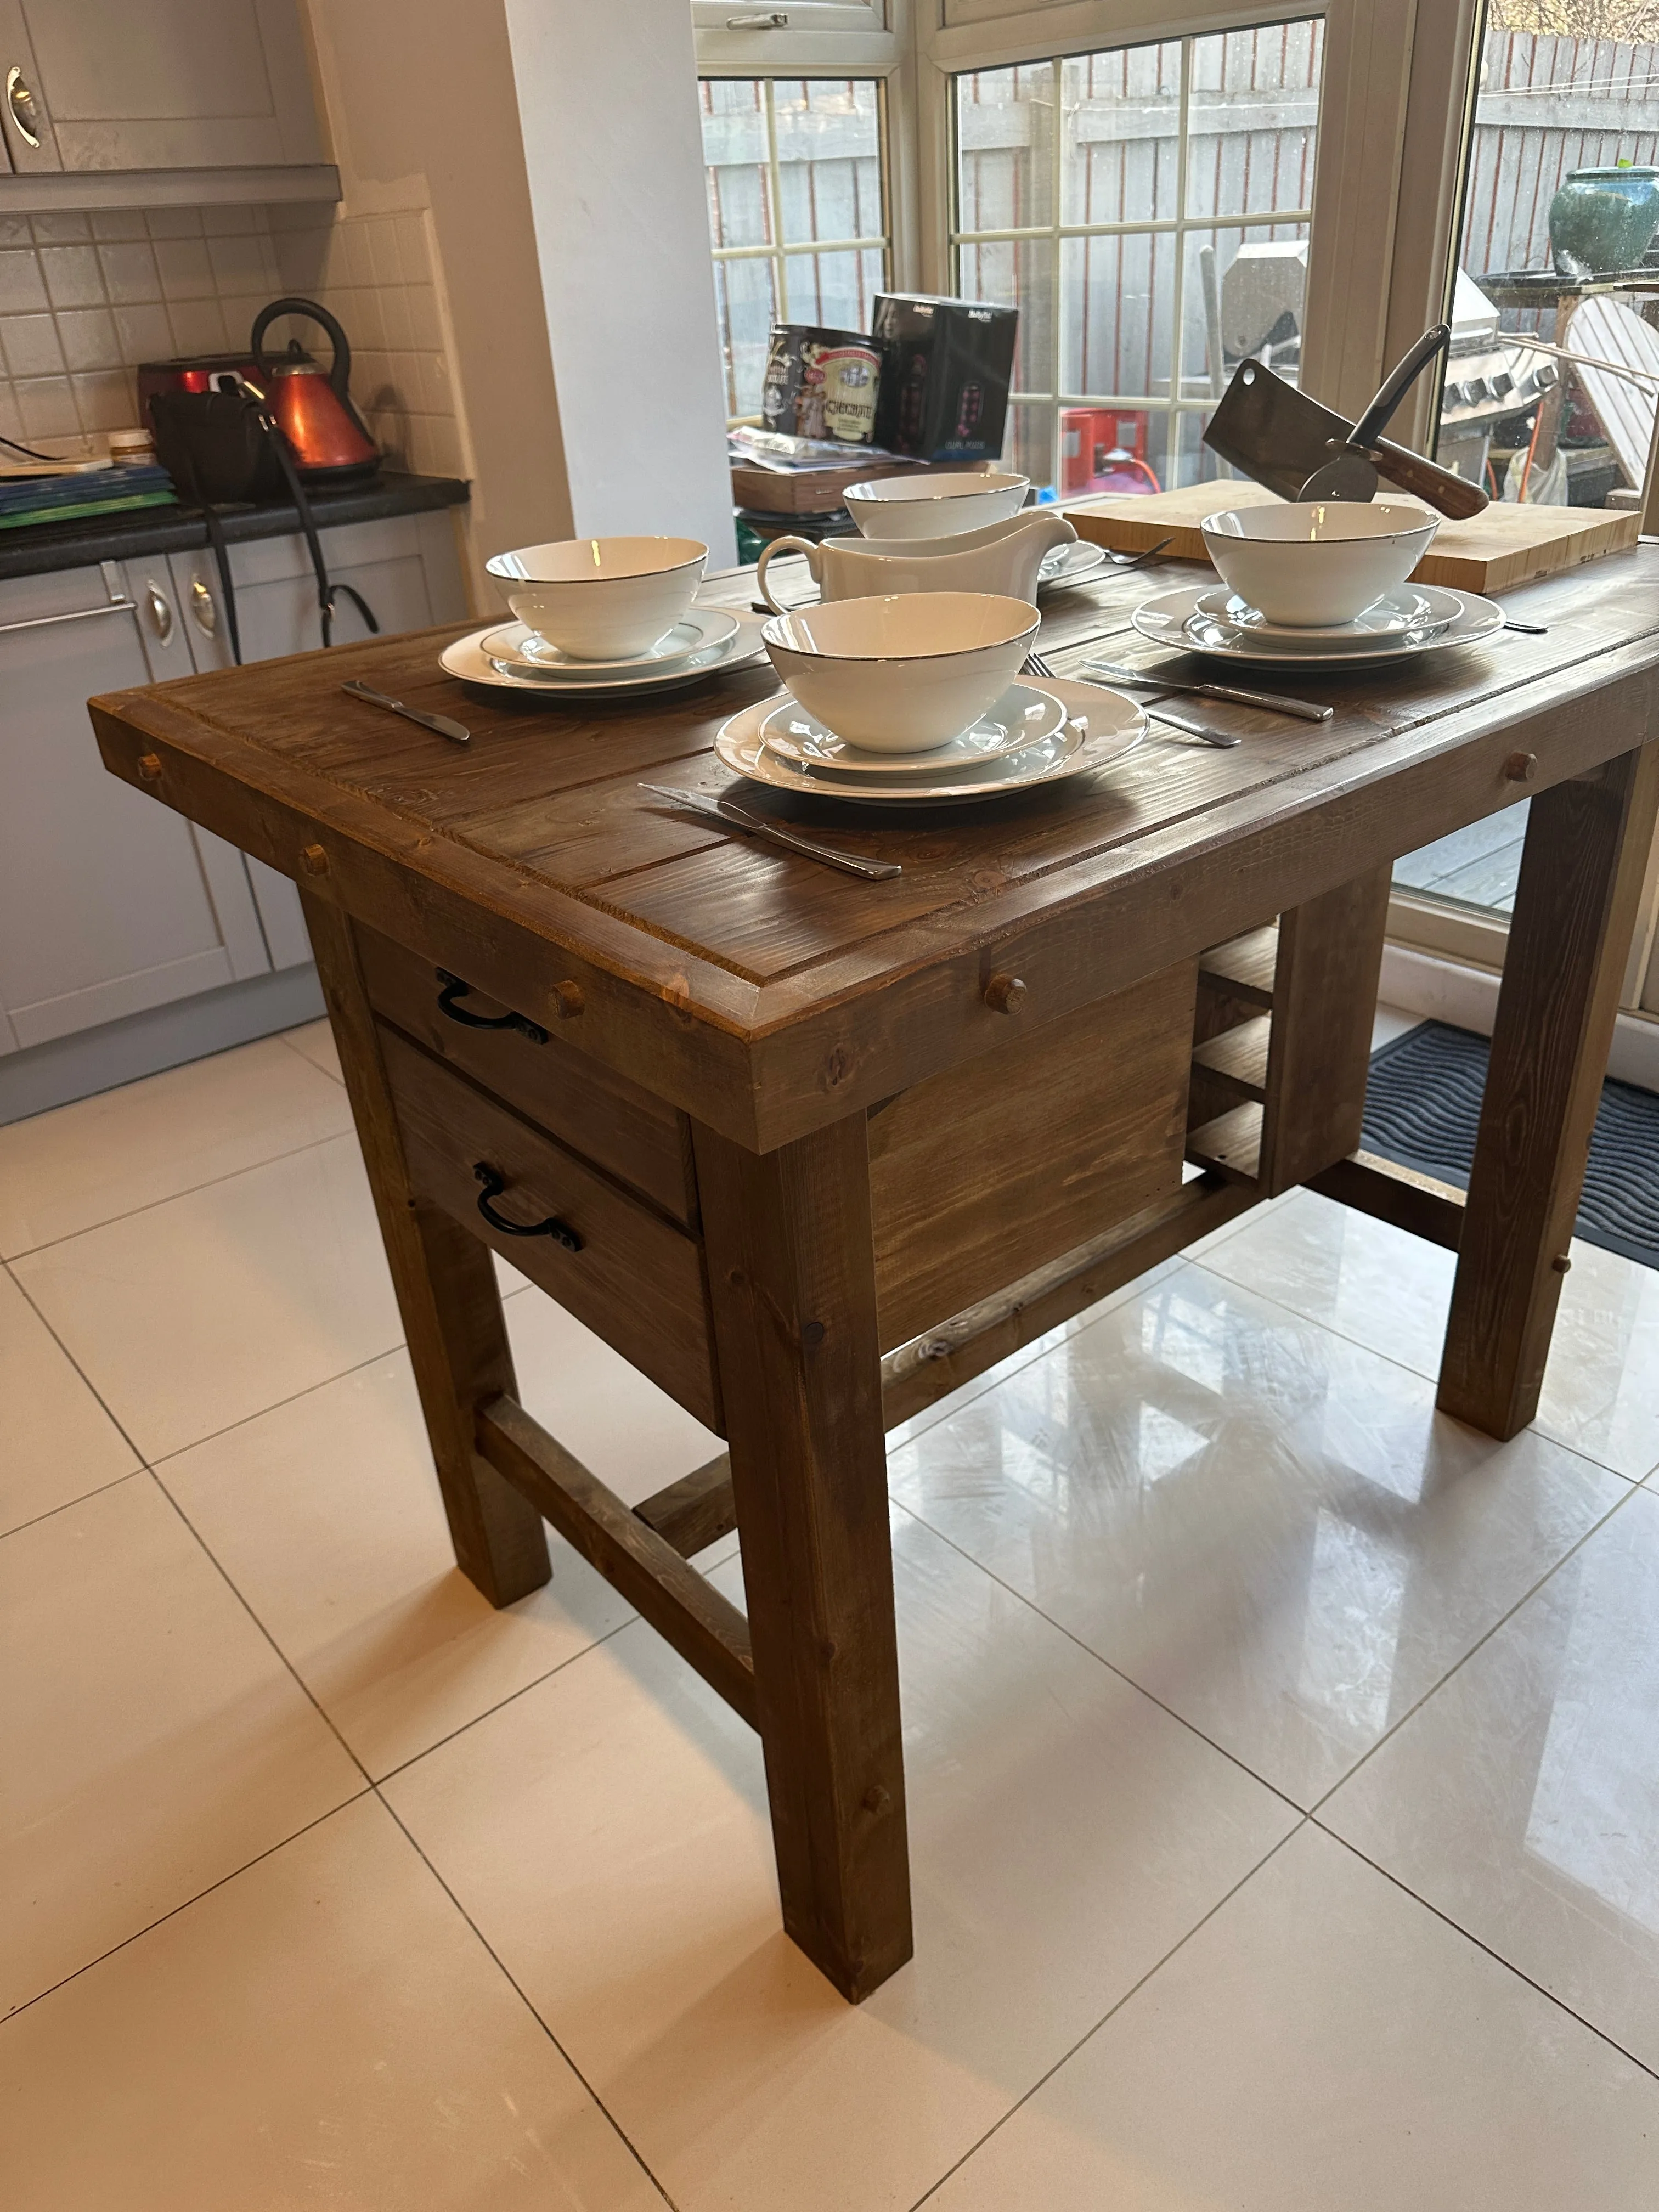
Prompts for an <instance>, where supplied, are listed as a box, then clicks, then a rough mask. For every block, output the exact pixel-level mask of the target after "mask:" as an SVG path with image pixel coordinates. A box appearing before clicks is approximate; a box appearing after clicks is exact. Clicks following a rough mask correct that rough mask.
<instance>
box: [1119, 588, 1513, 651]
mask: <svg viewBox="0 0 1659 2212" xmlns="http://www.w3.org/2000/svg"><path fill="white" fill-rule="evenodd" d="M1214 589H1215V587H1214V586H1209V587H1208V592H1213V591H1214ZM1413 590H1415V591H1417V592H1419V595H1420V597H1422V598H1423V599H1425V600H1427V601H1428V602H1429V604H1430V605H1431V609H1432V610H1433V611H1432V615H1431V618H1430V619H1429V620H1427V621H1425V622H1424V623H1420V624H1419V625H1418V626H1417V627H1416V628H1414V629H1405V630H1401V631H1400V632H1399V633H1398V635H1395V636H1393V637H1379V638H1373V639H1369V640H1366V639H1362V640H1361V641H1359V642H1358V643H1357V644H1349V645H1346V646H1340V645H1336V644H1335V643H1334V641H1332V640H1331V639H1330V638H1328V637H1327V638H1314V639H1312V640H1310V641H1309V642H1308V643H1307V644H1305V645H1299V646H1298V645H1292V644H1291V642H1290V641H1289V637H1287V636H1285V635H1279V636H1275V637H1271V638H1268V637H1261V636H1258V635H1253V634H1252V633H1251V632H1250V631H1249V630H1246V629H1242V628H1241V627H1240V626H1239V625H1238V624H1237V623H1233V622H1224V621H1222V620H1221V619H1220V618H1219V617H1217V616H1214V615H1209V614H1204V613H1201V612H1200V609H1199V602H1200V599H1204V598H1206V596H1208V592H1206V588H1205V587H1204V586H1194V585H1191V584H1185V585H1182V587H1181V589H1180V590H1179V591H1174V592H1159V593H1158V596H1157V598H1156V599H1147V600H1146V601H1145V602H1144V603H1143V604H1142V605H1140V606H1139V607H1137V608H1136V609H1135V612H1134V627H1135V628H1136V629H1138V630H1139V633H1140V635H1142V637H1149V638H1151V639H1152V642H1153V643H1154V644H1155V645H1165V646H1172V647H1175V648H1176V650H1177V651H1179V652H1182V653H1205V654H1207V655H1209V656H1210V657H1211V658H1212V659H1217V660H1231V661H1232V662H1233V663H1234V665H1237V664H1238V663H1240V662H1243V661H1248V662H1249V664H1250V665H1251V666H1252V667H1258V668H1260V667H1272V666H1277V667H1281V668H1291V667H1294V668H1364V667H1369V666H1370V665H1373V664H1375V663H1376V662H1378V661H1384V660H1406V659H1412V658H1413V657H1414V656H1415V655H1417V654H1419V653H1439V652H1443V650H1445V648H1447V647H1449V646H1455V645H1479V644H1480V643H1482V642H1483V641H1485V640H1486V639H1487V638H1489V637H1492V636H1493V635H1495V634H1496V633H1497V632H1498V631H1499V630H1501V629H1503V627H1504V610H1503V609H1502V607H1500V606H1498V605H1496V604H1495V603H1494V602H1493V601H1492V600H1491V599H1480V598H1478V597H1477V596H1476V595H1475V593H1474V592H1452V591H1445V590H1443V589H1441V588H1440V587H1439V586H1435V585H1431V584H1424V585H1419V586H1413ZM1290 635H1291V636H1293V635H1295V633H1294V632H1291V633H1290Z"/></svg>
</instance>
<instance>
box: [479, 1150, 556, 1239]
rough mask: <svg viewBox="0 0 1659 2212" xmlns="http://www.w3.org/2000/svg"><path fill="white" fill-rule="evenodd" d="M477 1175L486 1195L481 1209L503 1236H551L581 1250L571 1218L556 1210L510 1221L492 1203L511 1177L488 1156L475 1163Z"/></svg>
mask: <svg viewBox="0 0 1659 2212" xmlns="http://www.w3.org/2000/svg"><path fill="white" fill-rule="evenodd" d="M472 1173H473V1175H474V1176H475V1178H476V1179H477V1181H478V1182H481V1183H482V1184H483V1197H482V1198H481V1199H480V1200H478V1211H479V1212H480V1213H482V1214H483V1218H484V1219H485V1220H486V1221H487V1222H488V1223H489V1225H490V1227H491V1228H492V1229H499V1230H500V1231H501V1235H502V1236H503V1237H551V1238H552V1239H553V1241H554V1243H556V1244H562V1245H563V1247H564V1249H565V1250H566V1251H567V1252H580V1250H581V1249H582V1240H581V1238H580V1237H578V1236H577V1234H576V1232H575V1231H574V1229H573V1228H572V1227H571V1226H570V1224H569V1223H568V1221H561V1220H560V1218H559V1217H558V1215H557V1214H556V1213H550V1214H549V1215H548V1217H547V1218H546V1220H545V1221H530V1222H524V1221H509V1220H508V1219H507V1216H506V1215H505V1214H504V1213H497V1212H496V1211H495V1207H494V1206H492V1205H491V1204H490V1200H492V1199H495V1198H499V1197H500V1196H501V1194H502V1192H503V1191H504V1190H505V1189H506V1188H507V1177H506V1176H504V1175H503V1174H502V1173H501V1170H500V1169H499V1168H492V1167H491V1166H490V1164H489V1161H488V1160H478V1161H476V1162H475V1163H474V1164H473V1169H472Z"/></svg>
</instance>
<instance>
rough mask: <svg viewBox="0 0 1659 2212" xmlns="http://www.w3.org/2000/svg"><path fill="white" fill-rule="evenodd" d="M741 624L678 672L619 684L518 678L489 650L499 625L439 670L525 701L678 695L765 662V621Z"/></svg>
mask: <svg viewBox="0 0 1659 2212" xmlns="http://www.w3.org/2000/svg"><path fill="white" fill-rule="evenodd" d="M736 619H737V624H738V627H737V629H736V630H735V631H734V632H733V634H732V635H731V636H730V637H729V638H727V639H726V642H725V644H724V645H711V646H705V647H703V649H702V652H701V653H693V654H692V655H691V657H690V659H688V660H683V661H681V662H679V663H678V665H676V666H675V667H672V668H665V669H661V670H659V671H655V672H653V673H651V674H648V675H642V676H630V677H627V678H618V679H617V680H616V681H612V680H611V679H610V678H594V677H592V676H576V677H564V676H552V675H549V676H515V675H514V674H513V671H512V669H511V668H510V667H509V666H508V665H507V663H506V662H505V661H501V660H495V659H492V658H491V657H490V655H489V653H486V652H484V650H483V641H484V639H485V638H487V637H489V636H490V635H492V634H493V633H494V632H495V630H496V629H498V628H499V627H500V625H499V624H498V623H488V624H486V626H485V627H484V628H483V629H476V630H472V631H471V632H470V633H469V634H468V635H466V636H465V637H458V638H457V639H456V640H455V641H454V643H453V645H447V646H446V647H444V649H443V651H442V652H441V653H440V654H439V655H438V665H439V666H440V667H441V669H442V670H443V671H444V672H445V673H446V675H449V676H459V678H460V679H461V681H462V682H463V683H464V684H488V685H489V686H490V688H491V689H492V690H498V691H516V692H517V693H518V694H519V696H520V698H526V697H534V698H538V699H558V700H563V701H565V702H569V701H572V700H575V699H578V698H580V699H632V698H636V697H640V696H643V695H644V694H645V693H647V692H651V691H671V690H675V689H676V688H677V687H678V686H680V685H683V684H700V683H701V682H702V679H703V678H704V677H706V676H714V675H720V674H724V673H725V671H726V670H727V669H732V668H746V667H748V666H749V665H750V664H751V663H752V662H754V661H757V660H761V659H764V658H765V653H766V648H765V647H764V646H763V644H762V643H761V631H762V629H763V628H764V627H765V622H764V618H763V617H761V616H758V615H738V617H737V618H736Z"/></svg>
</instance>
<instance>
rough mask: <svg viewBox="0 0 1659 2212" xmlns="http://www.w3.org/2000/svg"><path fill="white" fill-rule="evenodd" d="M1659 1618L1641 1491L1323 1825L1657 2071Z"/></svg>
mask: <svg viewBox="0 0 1659 2212" xmlns="http://www.w3.org/2000/svg"><path fill="white" fill-rule="evenodd" d="M1656 1623H1659V1498H1656V1497H1654V1496H1653V1495H1652V1494H1651V1493H1650V1492H1647V1491H1644V1490H1638V1491H1635V1492H1632V1495H1631V1497H1630V1499H1629V1502H1628V1503H1627V1504H1626V1505H1624V1506H1623V1507H1622V1508H1621V1509H1620V1510H1619V1511H1618V1512H1617V1513H1615V1514H1614V1515H1613V1517H1612V1519H1611V1520H1609V1521H1608V1522H1607V1523H1606V1524H1605V1526H1603V1527H1602V1528H1598V1529H1597V1530H1596V1531H1595V1534H1593V1535H1592V1536H1591V1537H1590V1538H1589V1540H1588V1541H1587V1542H1585V1543H1584V1544H1583V1546H1582V1547H1580V1548H1579V1550H1578V1551H1577V1552H1576V1553H1574V1554H1573V1556H1572V1557H1571V1559H1568V1560H1567V1561H1566V1562H1565V1564H1564V1565H1561V1566H1560V1567H1558V1568H1557V1570H1556V1571H1555V1572H1554V1574H1553V1575H1552V1576H1551V1577H1550V1578H1549V1580H1548V1581H1547V1583H1545V1584H1544V1586H1543V1588H1542V1589H1541V1590H1539V1591H1537V1592H1536V1593H1535V1594H1534V1595H1533V1596H1532V1597H1530V1598H1528V1601H1527V1602H1526V1604H1525V1605H1523V1606H1522V1607H1520V1608H1519V1610H1518V1611H1517V1612H1516V1613H1514V1614H1513V1615H1512V1616H1511V1617H1510V1620H1506V1621H1505V1622H1504V1625H1503V1626H1502V1627H1501V1628H1500V1629H1499V1630H1498V1632H1497V1634H1496V1635H1495V1636H1493V1637H1492V1638H1490V1639H1489V1640H1488V1641H1487V1642H1486V1644H1483V1645H1482V1646H1481V1648H1480V1650H1479V1651H1477V1652H1476V1653H1475V1654H1474V1656H1473V1657H1472V1658H1471V1659H1469V1660H1468V1662H1467V1663H1466V1664H1465V1665H1464V1666H1462V1667H1461V1668H1459V1669H1458V1671H1457V1672H1456V1674H1454V1675H1453V1676H1452V1678H1451V1680H1449V1682H1446V1683H1443V1685H1442V1686H1441V1687H1440V1688H1439V1689H1438V1690H1437V1691H1436V1692H1435V1693H1434V1695H1433V1697H1431V1699H1429V1700H1428V1702H1427V1704H1426V1705H1424V1706H1423V1707H1422V1709H1421V1711H1419V1712H1416V1713H1413V1716H1412V1717H1411V1718H1410V1719H1409V1720H1408V1721H1407V1723H1406V1725H1405V1726H1404V1727H1403V1728H1402V1729H1401V1730H1400V1732H1399V1734H1398V1735H1396V1736H1395V1738H1394V1740H1393V1741H1391V1742H1389V1743H1387V1744H1385V1745H1384V1746H1383V1748H1382V1749H1381V1750H1380V1751H1379V1752H1378V1753H1376V1755H1375V1757H1373V1758H1372V1759H1370V1760H1368V1761H1367V1763H1366V1764H1365V1765H1364V1766H1362V1767H1361V1768H1360V1770H1359V1771H1358V1773H1357V1774H1355V1775H1354V1776H1352V1778H1351V1779H1350V1780H1349V1781H1347V1782H1346V1783H1345V1784H1343V1786H1342V1788H1341V1789H1340V1790H1338V1791H1337V1793H1336V1795H1335V1796H1334V1797H1333V1798H1332V1799H1331V1800H1330V1802H1329V1803H1328V1805H1327V1806H1325V1807H1324V1808H1322V1812H1321V1814H1320V1818H1321V1819H1322V1820H1324V1821H1325V1822H1327V1823H1328V1826H1331V1827H1333V1828H1334V1829H1335V1830H1336V1832H1338V1834H1339V1835H1341V1836H1345V1837H1346V1838H1348V1839H1349V1840H1350V1841H1351V1842H1352V1843H1353V1844H1355V1845H1356V1846H1357V1847H1358V1849H1359V1850H1362V1851H1364V1854H1365V1856H1366V1857H1368V1858H1370V1859H1374V1860H1375V1861H1376V1863H1377V1864H1378V1865H1379V1866H1382V1867H1383V1868H1386V1869H1387V1870H1388V1871H1389V1873H1390V1874H1393V1875H1396V1876H1397V1877H1398V1878H1399V1880H1400V1881H1403V1882H1404V1883H1405V1884H1406V1885H1407V1887H1408V1888H1410V1889H1412V1890H1414V1891H1415V1892H1416V1893H1417V1894H1418V1895H1419V1896H1420V1897H1422V1898H1424V1899H1426V1900H1427V1901H1428V1903H1429V1904H1431V1905H1434V1906H1436V1907H1437V1909H1438V1910H1439V1911H1442V1912H1443V1913H1445V1914H1446V1915H1447V1916H1448V1917H1449V1918H1451V1919H1453V1920H1455V1922H1456V1923H1457V1924H1458V1926H1459V1927H1460V1928H1465V1929H1468V1931H1469V1933H1470V1934H1471V1935H1472V1936H1476V1937H1477V1938H1478V1939H1479V1940H1480V1942H1482V1943H1485V1944H1486V1945H1487V1946H1488V1947H1489V1948H1491V1949H1492V1950H1494V1951H1496V1952H1497V1953H1498V1956H1499V1957H1500V1958H1504V1959H1507V1960H1509V1961H1510V1965H1511V1966H1516V1967H1518V1968H1519V1969H1520V1971H1521V1972H1522V1973H1523V1974H1526V1975H1527V1976H1528V1978H1530V1979H1531V1980H1533V1981H1535V1982H1537V1983H1539V1984H1541V1986H1542V1987H1543V1988H1545V1989H1547V1990H1550V1991H1551V1992H1552V1993H1553V1995H1555V1996H1559V1998H1560V1999H1561V2001H1562V2002H1563V2003H1564V2004H1566V2005H1570V2006H1571V2008H1572V2009H1573V2010H1574V2011H1575V2012H1576V2013H1578V2014H1580V2015H1582V2016H1583V2018H1584V2019H1586V2020H1588V2021H1589V2022H1590V2024H1591V2026H1592V2027H1598V2028H1600V2029H1601V2031H1602V2033H1604V2034H1606V2035H1608V2036H1610V2037H1612V2038H1613V2040H1614V2041H1615V2042H1617V2043H1619V2044H1620V2045H1622V2046H1623V2048H1624V2049H1626V2051H1630V2052H1631V2053H1632V2055H1633V2056H1634V2057H1638V2058H1639V2059H1641V2060H1643V2061H1644V2063H1646V2064H1647V2065H1649V2066H1650V2067H1654V2068H1656V2069H1659V1848H1656V1844H1659V1633H1656Z"/></svg>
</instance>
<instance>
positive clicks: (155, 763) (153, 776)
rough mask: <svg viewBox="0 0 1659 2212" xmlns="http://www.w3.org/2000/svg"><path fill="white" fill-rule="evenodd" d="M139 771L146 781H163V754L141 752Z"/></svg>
mask: <svg viewBox="0 0 1659 2212" xmlns="http://www.w3.org/2000/svg"><path fill="white" fill-rule="evenodd" d="M138 773H139V775H141V776H142V777H143V780H144V781H145V782H146V783H159V782H160V781H161V754H160V753H140V754H139V756H138Z"/></svg>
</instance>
